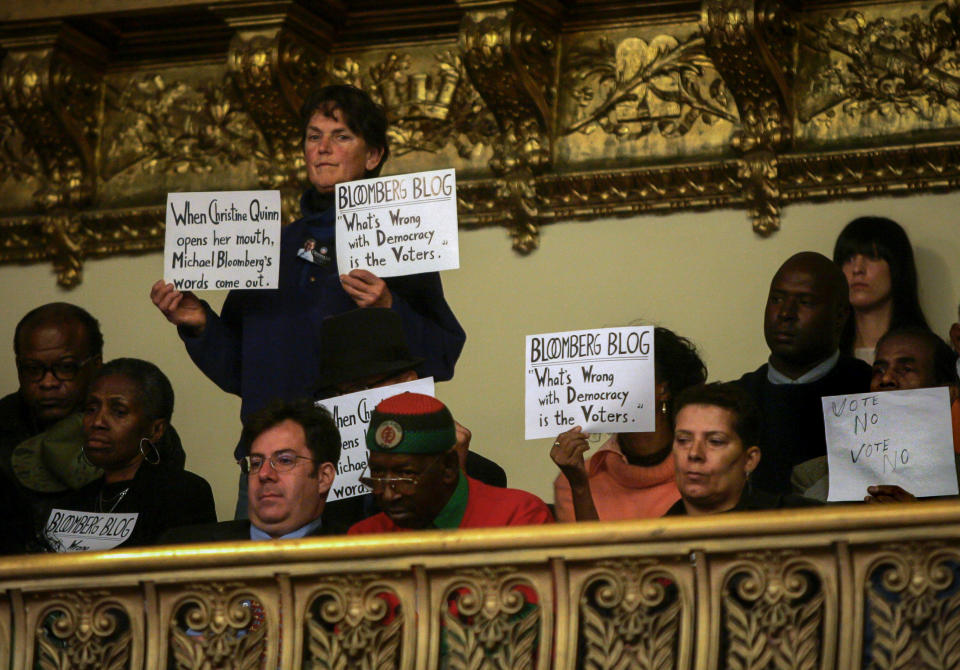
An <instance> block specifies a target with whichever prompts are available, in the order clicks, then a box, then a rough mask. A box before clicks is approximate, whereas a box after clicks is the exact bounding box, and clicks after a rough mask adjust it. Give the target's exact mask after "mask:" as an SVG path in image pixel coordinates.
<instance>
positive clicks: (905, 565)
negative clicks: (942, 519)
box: [856, 542, 960, 670]
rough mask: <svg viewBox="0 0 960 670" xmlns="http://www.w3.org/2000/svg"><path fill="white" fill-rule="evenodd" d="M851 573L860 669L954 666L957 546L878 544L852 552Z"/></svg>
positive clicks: (959, 580) (959, 646) (959, 655)
mask: <svg viewBox="0 0 960 670" xmlns="http://www.w3.org/2000/svg"><path fill="white" fill-rule="evenodd" d="M857 573H858V574H857V579H856V583H857V584H862V590H861V591H859V594H860V597H862V598H863V601H862V607H863V609H862V612H863V622H862V623H863V626H862V628H861V630H863V661H864V663H865V665H864V667H869V668H871V669H875V670H892V669H893V668H906V667H923V668H955V667H958V665H960V546H958V545H957V544H951V545H948V544H946V543H944V542H924V543H920V542H916V543H909V544H898V545H888V546H884V547H882V548H881V551H880V553H874V554H873V555H869V554H867V553H866V552H863V553H861V554H858V565H857ZM858 628H859V627H858Z"/></svg>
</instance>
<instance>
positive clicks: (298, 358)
mask: <svg viewBox="0 0 960 670" xmlns="http://www.w3.org/2000/svg"><path fill="white" fill-rule="evenodd" d="M301 121H302V124H303V131H304V143H303V149H304V151H303V153H304V160H305V162H306V166H307V176H308V178H309V180H310V184H311V187H310V188H309V189H307V191H306V192H305V193H304V194H303V196H302V197H301V199H300V207H301V210H302V213H303V216H302V218H300V219H299V220H297V221H295V222H294V223H292V224H290V225H289V226H286V227H285V228H284V229H283V232H282V234H281V249H280V261H279V264H280V277H279V288H277V289H272V290H236V291H231V292H230V294H229V295H228V296H227V299H226V301H225V302H224V305H223V310H222V311H221V314H220V315H219V316H218V315H217V314H215V313H214V312H213V310H212V309H211V308H210V306H209V305H207V303H206V302H204V301H201V300H199V299H198V298H197V297H196V296H195V295H193V294H192V293H190V292H181V291H178V290H177V289H176V288H175V287H174V286H173V285H172V284H164V283H163V282H162V281H159V282H157V283H156V284H154V286H153V288H152V289H151V292H150V297H151V299H152V300H153V302H154V304H155V305H156V306H157V307H158V308H159V309H160V311H161V312H163V314H164V316H166V317H167V319H168V320H169V321H170V322H172V323H174V324H176V326H177V328H178V331H179V333H180V337H181V339H183V341H184V343H185V345H186V347H187V351H188V353H189V354H190V357H191V358H192V359H193V361H194V362H195V363H196V364H197V366H198V367H199V368H200V369H201V370H202V371H203V372H204V374H206V375H207V376H208V377H209V378H210V379H211V380H212V381H213V382H214V383H216V384H217V385H218V386H220V388H222V389H223V390H225V391H227V392H229V393H236V394H238V395H240V397H241V398H242V407H241V410H240V412H241V415H242V416H248V415H250V414H251V413H252V412H255V411H256V410H258V409H260V408H261V407H263V406H265V405H266V404H267V403H268V402H269V401H271V400H273V399H275V398H283V399H293V398H297V397H301V396H309V395H310V394H311V392H312V389H313V386H314V385H315V382H316V375H317V371H318V368H319V365H318V357H319V352H318V351H317V349H316V347H317V343H318V342H319V339H320V338H319V332H320V328H321V324H322V322H323V319H324V318H325V317H327V316H330V315H333V314H340V313H342V312H346V311H348V310H350V309H354V308H356V307H386V308H389V309H392V310H394V311H396V312H397V313H398V314H400V316H401V317H402V320H403V328H404V331H405V333H406V336H407V341H408V342H409V345H410V348H411V350H412V352H413V354H414V355H416V356H420V357H423V358H424V359H426V360H425V361H424V363H423V364H422V365H421V366H419V367H418V368H417V373H418V374H419V376H421V377H427V376H433V377H434V378H435V379H437V380H438V381H442V380H446V379H450V378H451V377H452V376H453V369H454V364H455V363H456V361H457V358H458V357H459V355H460V351H461V349H462V348H463V343H464V340H465V339H466V335H465V334H464V332H463V329H462V328H461V327H460V324H459V323H458V322H457V319H456V317H455V316H454V314H453V312H452V311H451V309H450V307H449V306H448V305H447V302H446V300H445V299H444V297H443V288H442V286H441V283H440V276H439V275H438V274H436V273H426V274H420V275H410V276H404V277H391V278H389V279H387V280H384V279H381V278H379V277H377V276H376V275H374V274H373V273H371V272H369V271H367V270H362V269H357V270H353V271H351V272H350V273H349V274H346V275H338V274H337V271H336V268H337V263H336V259H335V258H334V249H335V248H336V245H335V239H334V214H335V207H334V194H335V191H336V186H337V184H340V183H344V182H350V181H354V180H357V179H363V178H367V177H375V176H377V175H378V174H379V172H380V168H381V167H382V166H383V163H384V162H385V161H386V159H387V156H388V154H389V148H388V146H387V135H386V129H387V120H386V116H385V114H384V112H383V110H382V109H381V108H380V107H379V106H378V105H376V103H374V102H373V100H371V98H370V97H369V96H368V95H367V94H366V93H364V92H363V91H361V90H359V89H357V88H354V87H352V86H327V87H325V88H322V89H320V90H318V91H316V92H314V93H313V94H312V95H311V96H310V97H309V98H308V99H307V101H306V102H305V103H304V105H303V107H302V109H301ZM308 238H310V239H312V240H313V243H312V248H311V250H310V251H311V253H310V254H305V253H298V252H300V251H301V250H302V249H304V248H305V246H304V245H305V242H306V240H307V239H308ZM239 451H240V447H238V453H237V456H240V455H242V454H240V453H239ZM239 511H241V513H242V512H243V510H239Z"/></svg>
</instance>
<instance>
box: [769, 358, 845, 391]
mask: <svg viewBox="0 0 960 670" xmlns="http://www.w3.org/2000/svg"><path fill="white" fill-rule="evenodd" d="M839 360H840V351H839V349H838V350H837V351H835V352H833V355H832V356H830V358H828V359H826V360H825V361H823V362H822V363H818V364H817V365H816V366H814V367H813V368H812V369H810V370H807V371H806V372H804V373H803V374H802V375H800V376H799V377H797V378H796V379H790V377H788V376H786V375H785V374H783V373H782V372H780V371H779V370H777V369H776V368H774V367H773V363H770V362H768V363H767V381H768V382H770V383H771V384H810V383H812V382H815V381H817V380H818V379H823V378H824V377H826V376H827V375H828V374H830V371H831V370H833V368H835V367H836V365H837V361H839Z"/></svg>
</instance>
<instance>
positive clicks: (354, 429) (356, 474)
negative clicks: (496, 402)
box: [317, 377, 434, 501]
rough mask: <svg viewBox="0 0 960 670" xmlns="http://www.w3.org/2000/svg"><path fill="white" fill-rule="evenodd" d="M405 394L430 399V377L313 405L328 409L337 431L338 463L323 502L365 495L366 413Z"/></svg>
mask: <svg viewBox="0 0 960 670" xmlns="http://www.w3.org/2000/svg"><path fill="white" fill-rule="evenodd" d="M407 391H409V392H411V393H422V394H424V395H429V396H432V395H433V393H434V391H433V377H427V378H425V379H414V380H413V381H412V382H404V383H403V384H392V385H391V386H381V387H379V388H372V389H367V390H366V391H357V392H356V393H348V394H347V395H341V396H337V397H336V398H328V399H327V400H320V401H318V402H317V404H318V405H320V406H322V407H326V408H327V409H328V410H330V413H331V414H333V420H334V421H336V423H337V428H339V429H340V463H338V464H337V476H336V478H335V479H334V480H333V486H331V487H330V494H329V495H328V496H327V500H331V501H332V500H341V499H343V498H352V497H354V496H359V495H363V494H364V493H368V492H369V490H370V489H368V488H367V487H365V486H364V485H363V484H361V483H360V475H361V474H362V473H363V469H364V468H366V467H367V442H366V439H365V437H364V436H365V435H366V432H367V426H368V425H369V424H370V413H371V412H372V411H373V408H374V407H376V406H377V404H378V403H379V402H380V401H381V400H383V399H384V398H389V397H391V396H395V395H398V394H400V393H405V392H407Z"/></svg>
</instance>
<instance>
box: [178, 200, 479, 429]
mask: <svg viewBox="0 0 960 670" xmlns="http://www.w3.org/2000/svg"><path fill="white" fill-rule="evenodd" d="M331 202H332V201H327V200H324V199H322V198H321V197H319V195H318V194H317V192H316V191H314V190H313V189H310V190H308V191H307V192H306V193H304V195H303V197H302V198H301V199H300V207H301V211H302V212H303V217H302V218H301V219H298V220H297V221H295V222H293V223H291V224H290V225H288V226H286V227H285V228H284V229H283V231H282V233H281V236H280V278H279V288H277V289H269V290H262V289H261V290H235V291H230V293H229V294H228V295H227V299H226V301H225V302H224V303H223V309H222V310H221V314H220V316H217V314H215V313H214V312H213V310H212V309H210V306H209V305H206V303H204V305H205V306H206V309H207V325H206V328H205V329H204V331H203V333H202V334H201V335H200V336H199V337H191V336H190V335H189V334H188V333H187V332H186V331H185V330H184V329H182V328H181V329H180V337H181V338H182V339H183V341H184V343H185V344H186V347H187V352H188V353H189V354H190V358H192V359H193V362H194V363H196V364H197V367H199V368H200V369H201V370H202V371H203V373H204V374H205V375H206V376H207V377H209V378H210V379H211V381H213V382H214V383H215V384H216V385H217V386H219V387H220V388H222V389H223V390H224V391H227V392H228V393H235V394H237V395H239V396H240V398H241V399H242V403H241V407H240V415H241V417H247V416H249V415H250V414H251V413H253V412H256V411H257V410H258V409H260V408H262V407H264V406H265V405H267V404H268V403H269V402H270V401H271V400H274V399H276V398H282V399H285V400H291V399H294V398H299V397H305V396H306V397H310V396H312V393H313V390H314V387H315V386H316V382H317V375H318V371H319V359H320V356H319V354H320V352H319V346H320V328H321V325H322V323H323V320H324V318H326V317H328V316H332V315H334V314H340V313H342V312H346V311H349V310H351V309H355V308H356V307H357V305H356V303H354V302H353V300H352V299H351V298H350V296H349V295H347V293H346V291H344V290H343V287H342V286H341V285H340V275H339V274H338V273H337V262H336V251H335V249H336V247H335V244H334V209H333V207H332V204H331ZM307 237H313V238H314V239H316V240H317V245H316V248H317V249H320V248H321V247H325V248H326V249H327V255H328V256H329V258H330V262H329V263H327V264H325V265H322V266H320V265H316V264H314V263H309V262H307V261H305V260H303V259H301V258H298V257H297V251H298V250H299V249H300V248H301V247H302V246H303V241H304V239H305V238H307ZM385 281H386V282H387V285H388V286H389V287H390V292H391V293H392V294H393V306H392V307H391V309H393V310H394V311H396V312H397V313H398V314H399V315H400V316H401V318H402V320H403V328H404V332H405V334H406V336H407V342H408V344H409V346H410V350H411V352H412V353H413V355H414V356H420V357H423V358H425V359H426V361H424V363H423V364H422V365H420V366H419V367H418V368H417V373H418V374H419V375H420V376H421V377H428V376H432V377H434V379H436V380H437V381H444V380H447V379H450V378H451V377H453V368H454V364H455V363H456V362H457V358H458V357H459V356H460V351H461V350H462V349H463V343H464V341H465V340H466V334H465V333H464V332H463V328H461V327H460V324H459V323H458V322H457V319H456V317H455V316H454V314H453V312H452V311H451V309H450V307H449V306H448V305H447V302H446V300H445V299H444V297H443V286H442V285H441V283H440V275H439V274H438V273H436V272H430V273H426V274H419V275H409V276H405V277H390V278H388V279H385Z"/></svg>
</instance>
